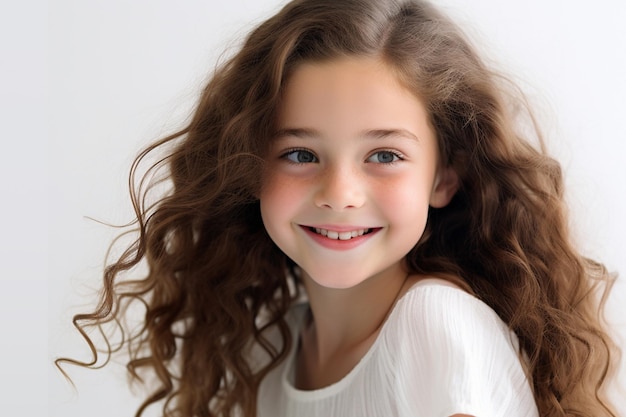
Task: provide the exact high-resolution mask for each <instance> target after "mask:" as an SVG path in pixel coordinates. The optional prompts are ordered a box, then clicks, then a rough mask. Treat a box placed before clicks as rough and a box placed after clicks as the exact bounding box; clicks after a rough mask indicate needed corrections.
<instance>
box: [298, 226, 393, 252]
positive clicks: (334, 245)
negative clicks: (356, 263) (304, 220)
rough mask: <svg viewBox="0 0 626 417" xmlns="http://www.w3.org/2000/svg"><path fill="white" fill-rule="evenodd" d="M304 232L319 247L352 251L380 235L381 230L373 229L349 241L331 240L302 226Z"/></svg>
mask: <svg viewBox="0 0 626 417" xmlns="http://www.w3.org/2000/svg"><path fill="white" fill-rule="evenodd" d="M300 227H301V228H302V230H304V232H305V233H306V234H307V235H309V236H310V237H311V239H313V240H314V241H315V242H316V243H318V244H319V245H321V246H323V247H325V248H328V249H332V250H350V249H353V248H356V247H357V246H359V245H361V244H363V243H365V241H367V240H368V239H370V238H371V237H372V236H374V235H375V234H376V233H378V232H379V231H380V230H381V229H380V228H377V229H372V231H371V232H370V233H368V234H365V235H361V236H357V237H353V238H351V239H348V240H341V239H329V238H327V237H326V236H323V235H320V234H319V233H315V232H313V231H311V229H309V228H308V227H305V226H300Z"/></svg>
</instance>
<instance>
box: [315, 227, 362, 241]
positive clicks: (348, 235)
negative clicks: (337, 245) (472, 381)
mask: <svg viewBox="0 0 626 417" xmlns="http://www.w3.org/2000/svg"><path fill="white" fill-rule="evenodd" d="M368 230H369V229H359V230H353V231H351V232H335V231H334V230H326V229H320V228H318V227H316V228H315V231H316V232H317V233H319V234H320V235H322V236H326V237H327V238H329V239H335V240H337V239H339V240H349V239H352V238H353V237H357V236H363V234H364V233H365V232H367V231H368Z"/></svg>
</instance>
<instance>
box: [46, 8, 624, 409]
mask: <svg viewBox="0 0 626 417" xmlns="http://www.w3.org/2000/svg"><path fill="white" fill-rule="evenodd" d="M340 56H371V57H378V58H380V59H383V60H384V61H385V62H386V63H388V64H389V66H390V68H393V69H394V71H396V73H397V75H398V77H399V79H400V80H401V81H402V82H403V84H404V85H405V86H406V87H407V88H408V89H410V90H411V91H412V92H414V93H415V94H416V95H417V96H419V97H420V99H421V100H423V102H424V103H426V105H427V108H428V110H429V114H430V117H431V122H432V126H433V127H434V128H435V131H436V133H437V137H438V141H439V147H440V152H441V155H442V158H443V162H444V163H445V164H447V165H448V166H451V167H453V168H454V169H455V171H456V172H457V174H458V175H459V178H460V180H461V187H460V189H459V191H458V192H457V194H456V195H455V197H454V198H453V200H452V202H451V203H450V204H449V205H448V206H446V207H445V208H442V209H431V211H430V213H429V220H428V224H427V228H426V232H425V233H424V236H423V237H422V239H421V240H420V242H418V244H417V245H416V246H415V248H413V250H412V251H411V252H410V253H409V254H408V255H407V264H408V266H409V268H410V270H411V272H413V273H420V274H431V275H432V274H435V275H440V276H450V275H452V276H456V277H460V279H461V280H462V281H463V282H464V283H465V284H466V288H467V290H468V291H471V292H472V293H473V294H475V295H476V296H477V297H479V298H480V299H481V300H483V301H484V302H485V303H487V304H488V305H489V306H490V307H492V308H493V309H494V310H495V311H496V313H497V314H498V315H499V316H500V317H501V318H502V320H504V321H505V322H506V323H507V324H508V326H509V327H510V329H512V330H513V331H514V332H515V333H516V334H517V336H518V337H519V340H520V348H521V349H522V351H523V354H524V355H526V357H527V360H526V363H527V364H528V374H529V380H530V382H531V385H532V388H533V392H534V395H535V400H536V402H537V405H538V408H539V412H540V414H541V415H542V416H596V417H597V416H614V415H615V414H614V413H613V412H612V411H611V406H610V405H609V404H608V402H607V400H606V399H605V397H604V394H603V389H604V386H605V385H606V384H605V382H606V380H607V379H608V374H609V371H610V369H611V364H612V360H613V359H614V358H615V356H614V355H612V353H613V352H617V350H616V347H615V346H614V345H613V343H612V341H611V339H610V338H609V337H608V335H607V333H606V331H605V330H604V329H603V319H602V311H603V304H604V300H605V299H606V295H607V293H608V291H609V290H610V287H611V283H612V282H613V279H614V278H613V277H612V276H611V275H610V274H608V273H607V271H606V269H605V268H604V267H603V266H602V265H601V264H599V263H597V262H594V261H592V260H590V259H586V258H585V257H583V256H582V255H581V254H580V253H579V252H577V250H576V249H575V248H574V247H573V245H572V243H571V238H570V235H569V230H568V218H567V213H566V207H565V203H564V197H563V179H562V173H561V169H560V166H559V164H558V163H557V162H556V161H555V160H553V159H552V158H550V157H549V156H548V155H547V154H546V151H545V150H544V146H543V144H542V140H541V137H540V135H539V134H538V133H537V132H536V131H537V129H536V127H535V126H534V125H533V129H532V130H533V131H534V132H535V133H536V134H535V135H534V136H536V139H537V143H536V144H534V145H533V144H532V143H533V142H534V141H533V140H530V139H529V138H528V137H526V136H527V135H524V134H522V133H521V132H522V131H523V130H522V129H520V126H519V123H518V122H517V121H518V120H519V117H518V110H519V108H520V106H521V108H526V106H525V104H524V100H523V96H522V95H521V93H519V92H518V91H517V90H516V89H515V88H513V87H511V83H509V82H508V81H506V79H505V78H504V77H502V76H500V75H498V74H497V73H495V72H494V71H492V70H491V69H489V68H488V67H487V66H486V65H485V64H484V63H483V62H482V61H481V60H480V58H479V57H478V54H477V53H476V52H475V50H474V49H473V48H472V46H471V45H470V43H469V42H468V41H467V39H466V38H465V36H464V35H463V33H462V31H461V30H460V29H459V28H458V27H456V26H455V25H454V24H453V23H451V22H450V21H449V20H448V19H447V18H446V17H445V16H443V15H442V14H441V13H440V12H438V11H437V10H436V9H435V8H433V7H432V6H431V5H430V4H429V3H427V2H425V1H421V0H341V1H338V0H295V1H292V2H290V3H289V4H287V5H286V6H285V7H284V8H283V9H282V10H281V11H280V12H279V13H277V14H276V15H275V16H273V17H271V18H270V19H268V20H267V21H265V22H264V23H262V24H261V25H260V26H258V27H257V28H256V29H255V30H254V31H252V33H251V34H250V35H249V37H248V38H247V40H246V42H245V44H244V45H243V47H242V49H241V50H240V51H239V52H238V53H237V54H236V55H235V56H234V57H233V58H231V59H230V60H229V61H227V62H226V63H225V64H224V65H222V66H221V67H220V68H219V69H218V70H217V71H216V73H215V74H214V75H213V77H212V78H211V80H210V82H209V83H208V85H207V86H206V87H205V89H204V91H203V93H202V96H201V99H200V101H199V104H198V106H197V109H196V111H195V114H194V116H193V118H192V120H191V121H190V123H189V124H188V125H187V126H186V127H185V128H184V129H182V130H181V131H179V132H177V133H175V134H173V135H171V136H169V137H166V138H164V139H162V140H160V141H159V142H157V143H155V144H153V145H152V146H150V147H149V148H147V149H146V150H145V151H143V152H142V153H141V154H140V155H139V156H138V157H137V159H136V160H135V163H134V164H133V167H132V169H131V199H132V202H133V205H134V208H135V212H136V216H137V218H136V223H135V225H136V229H135V230H134V232H136V233H137V239H136V240H135V241H134V243H132V244H131V245H130V246H129V247H128V248H127V249H126V250H125V251H124V252H123V253H122V255H121V256H120V257H119V259H118V260H117V261H115V262H113V263H111V264H110V265H109V266H108V267H107V268H106V270H105V272H104V288H103V292H102V295H101V299H100V302H99V305H98V307H97V308H96V310H95V311H94V312H91V313H89V314H80V315H77V316H75V317H74V323H75V325H76V327H77V328H78V330H79V331H80V332H81V333H82V334H83V336H84V337H85V338H86V340H87V342H88V344H89V346H90V348H91V351H92V353H93V360H92V361H90V362H81V361H78V360H74V359H68V358H63V359H59V360H58V363H61V362H64V361H65V362H70V363H74V364H78V365H81V366H86V367H90V366H91V367H95V365H96V362H97V360H98V350H97V349H96V347H95V343H94V342H93V341H92V339H91V338H90V336H89V335H88V333H87V329H88V328H90V327H93V326H96V327H98V326H102V325H105V324H110V323H115V324H119V323H121V321H122V319H123V318H124V315H125V314H126V312H127V307H128V306H129V305H132V304H137V303H140V304H141V305H143V306H145V317H144V320H143V325H142V326H141V327H140V328H139V329H138V330H137V329H135V330H132V329H128V328H126V329H125V333H123V335H124V336H123V338H124V340H123V341H122V342H123V345H125V346H127V347H128V349H129V351H130V354H131V357H130V360H129V362H128V365H127V367H128V370H129V372H130V374H131V375H132V376H133V377H135V378H139V376H140V373H143V371H144V370H150V371H152V372H153V373H154V375H156V378H157V382H158V384H157V387H156V389H155V390H154V391H153V393H152V394H151V395H150V396H148V398H146V399H145V401H144V402H143V404H142V406H141V407H140V408H139V410H138V411H137V414H136V415H137V416H140V415H141V414H142V413H143V411H144V410H145V409H146V407H148V406H150V405H151V404H154V403H157V402H159V401H163V402H164V404H163V412H164V414H165V415H169V416H174V415H184V416H229V415H233V414H234V413H235V411H236V410H237V412H240V413H242V415H244V416H249V417H252V416H254V415H255V413H256V401H257V398H256V397H257V391H258V387H259V384H260V381H261V380H262V379H263V377H264V376H265V375H267V373H268V372H269V371H271V370H272V369H273V368H274V367H276V366H277V365H278V364H279V363H280V362H281V361H282V360H283V359H284V358H285V357H286V355H287V353H288V352H289V350H290V349H291V348H292V346H293V340H292V335H291V334H290V332H289V329H288V326H287V324H286V321H285V315H286V313H287V312H288V310H289V309H290V307H291V306H292V304H293V302H294V300H295V299H296V298H297V297H298V282H297V281H298V278H297V274H296V273H295V271H294V265H293V264H292V263H291V261H290V260H289V259H288V258H287V257H286V256H285V255H284V254H283V253H282V252H281V251H280V250H279V249H278V248H277V247H276V246H275V245H274V243H273V242H272V241H271V239H270V238H269V236H268V235H267V233H266V231H265V229H264V227H263V223H262V221H261V216H260V211H259V201H258V197H257V196H258V194H259V189H260V185H261V184H260V182H261V175H260V173H261V172H262V169H263V158H264V155H265V153H266V151H267V146H268V143H269V141H270V140H271V138H272V136H273V131H274V118H275V113H276V108H277V105H278V103H279V100H280V98H281V89H282V88H283V86H284V84H285V81H286V79H287V78H288V77H289V75H290V74H291V73H292V72H293V71H294V69H295V68H297V66H298V65H299V64H301V63H302V62H311V61H323V60H331V59H333V58H337V57H340ZM516 109H517V110H516ZM528 114H529V113H528ZM155 152H156V153H159V152H163V153H164V156H163V158H162V159H161V160H159V161H158V162H156V163H154V164H152V165H151V166H150V168H149V169H148V170H147V173H145V175H144V176H143V177H142V179H141V181H139V183H138V184H137V185H135V177H136V176H137V173H138V172H139V170H140V169H141V166H142V163H145V161H146V158H147V157H148V156H149V155H153V154H154V153H155ZM156 172H161V173H163V174H164V175H163V176H161V177H157V176H155V173H156ZM164 182H165V183H167V184H170V185H171V186H170V187H169V188H168V190H167V191H166V192H164V193H163V195H161V196H160V197H159V198H158V199H157V200H156V202H155V203H149V202H148V197H149V195H150V194H151V191H154V190H159V192H162V190H161V188H160V186H161V185H162V184H163V183H164ZM142 263H145V264H146V265H147V267H148V268H147V272H146V273H145V274H144V275H142V276H141V277H140V278H138V279H125V278H123V277H122V275H124V276H125V275H127V273H128V272H129V271H131V270H134V268H135V267H136V266H138V265H140V264H142ZM131 275H132V274H131ZM120 325H121V324H120ZM270 328H274V329H277V330H278V331H279V334H280V335H281V337H282V340H283V342H284V343H283V344H282V345H281V346H280V347H276V346H274V345H272V344H271V343H270V342H269V341H268V340H267V338H266V330H268V329H270ZM253 344H254V345H256V346H260V347H261V348H262V349H264V350H265V351H266V352H267V354H268V355H269V357H270V361H269V363H268V364H267V365H266V366H262V367H260V368H258V367H255V366H253V365H252V364H251V363H250V362H249V360H248V354H249V350H250V347H251V346H252V345H253ZM113 350H114V349H113V348H112V347H111V345H110V344H107V349H106V350H105V353H107V354H108V355H110V354H111V353H112V351H113ZM520 354H521V352H520Z"/></svg>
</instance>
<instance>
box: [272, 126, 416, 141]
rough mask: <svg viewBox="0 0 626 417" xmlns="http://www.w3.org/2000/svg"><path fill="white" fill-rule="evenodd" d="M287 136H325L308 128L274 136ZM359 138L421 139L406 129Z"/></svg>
mask: <svg viewBox="0 0 626 417" xmlns="http://www.w3.org/2000/svg"><path fill="white" fill-rule="evenodd" d="M286 136H293V137H296V138H303V139H306V138H309V139H315V138H320V137H322V136H323V135H322V134H321V132H319V131H317V130H315V129H307V128H286V129H279V130H277V131H276V133H275V134H274V138H277V139H278V138H282V137H286ZM359 136H361V137H364V138H366V139H387V138H391V137H404V138H407V139H412V140H416V141H418V142H419V138H418V137H417V136H415V135H414V134H413V133H411V132H410V131H408V130H406V129H371V130H365V131H363V132H361V133H360V134H359Z"/></svg>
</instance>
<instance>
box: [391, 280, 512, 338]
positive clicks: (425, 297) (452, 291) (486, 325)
mask: <svg viewBox="0 0 626 417" xmlns="http://www.w3.org/2000/svg"><path fill="white" fill-rule="evenodd" d="M394 313H395V314H394V315H395V317H394V319H395V321H397V322H398V323H399V324H400V325H403V326H409V327H413V328H415V330H416V331H422V332H438V333H439V332H443V333H446V334H448V335H449V336H453V335H454V333H468V332H469V333H473V332H474V331H476V330H479V328H480V329H482V330H483V331H489V332H495V333H498V334H502V335H509V334H510V332H509V330H508V328H507V325H506V324H505V323H504V322H503V321H502V320H501V319H500V317H499V316H498V315H497V314H496V312H495V311H494V310H493V309H492V308H491V307H489V306H488V305H487V304H485V303H484V302H483V301H481V300H479V299H478V298H476V297H475V296H473V295H471V294H469V293H468V292H466V291H464V290H463V289H461V288H460V287H458V286H456V285H455V284H452V283H450V282H448V281H445V280H443V279H438V278H427V279H422V280H420V281H418V282H417V283H415V284H414V285H412V286H411V288H410V289H409V290H408V291H407V292H406V293H405V294H404V296H403V297H402V298H401V299H400V300H399V301H398V304H397V305H396V308H395V311H394ZM442 326H443V327H442Z"/></svg>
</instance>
